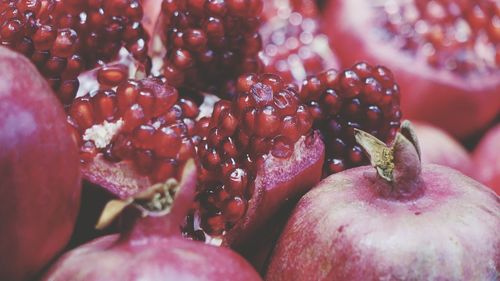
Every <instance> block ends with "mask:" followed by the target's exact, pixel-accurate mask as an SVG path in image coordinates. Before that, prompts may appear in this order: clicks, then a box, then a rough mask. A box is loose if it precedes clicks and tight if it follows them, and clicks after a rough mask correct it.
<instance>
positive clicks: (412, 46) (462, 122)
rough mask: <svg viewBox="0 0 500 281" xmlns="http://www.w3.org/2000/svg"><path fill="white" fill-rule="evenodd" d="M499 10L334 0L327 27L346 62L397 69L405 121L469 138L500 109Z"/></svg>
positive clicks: (488, 5) (479, 5) (483, 2)
mask: <svg viewBox="0 0 500 281" xmlns="http://www.w3.org/2000/svg"><path fill="white" fill-rule="evenodd" d="M499 11H500V5H499V2H498V1H495V0H479V1H458V0H453V1H433V0H425V1H414V0H412V1H401V0H398V1H391V0H383V1H376V2H374V1H366V0H332V1H329V3H328V7H327V8H326V10H325V11H324V21H323V27H324V32H325V33H326V34H327V35H329V37H330V40H331V42H330V43H331V46H332V48H333V49H334V51H335V52H336V54H337V55H338V57H339V59H340V61H341V63H342V64H344V65H350V64H352V63H354V62H356V61H358V60H367V61H371V62H374V63H380V64H382V65H385V66H387V67H388V68H390V69H392V70H393V71H394V72H395V73H397V74H398V82H399V85H400V86H401V89H402V91H403V92H405V98H404V99H402V105H401V106H402V110H403V112H404V113H405V117H406V118H409V119H414V120H421V121H426V122H429V123H432V124H434V125H437V126H438V127H441V128H443V129H445V130H446V131H448V132H449V133H451V134H452V135H454V136H455V137H459V138H463V137H466V136H469V135H471V134H472V133H474V132H476V131H478V130H480V129H481V128H484V127H486V125H487V124H488V123H489V121H491V120H492V119H493V118H494V117H495V116H496V114H497V113H498V112H499V111H500V98H498V89H499V87H500V67H499V65H500V56H499V54H500V53H499V52H500V48H499V44H498V42H499V41H500V25H499V21H500V13H499Z"/></svg>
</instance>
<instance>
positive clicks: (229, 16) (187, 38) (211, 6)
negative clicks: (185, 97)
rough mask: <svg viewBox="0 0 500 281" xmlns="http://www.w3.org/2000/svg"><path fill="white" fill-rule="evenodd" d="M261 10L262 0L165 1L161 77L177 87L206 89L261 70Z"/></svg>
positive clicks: (163, 7) (163, 8)
mask: <svg viewBox="0 0 500 281" xmlns="http://www.w3.org/2000/svg"><path fill="white" fill-rule="evenodd" d="M261 11H262V1H261V0H249V1H237V0H222V1H208V0H201V1H186V0H164V1H163V3H162V21H161V29H162V32H163V35H164V40H165V41H166V44H167V46H166V47H167V53H166V56H165V61H164V66H163V75H165V77H167V79H168V81H169V83H170V84H172V85H174V86H176V87H177V86H184V87H187V88H195V89H202V90H207V89H213V88H214V87H219V86H224V83H225V82H227V81H230V80H235V79H236V78H237V77H238V75H240V74H241V73H244V72H252V71H257V70H258V60H257V54H258V52H259V51H260V49H261V44H262V43H261V39H260V36H259V34H258V27H259V24H260V20H259V16H260V13H261Z"/></svg>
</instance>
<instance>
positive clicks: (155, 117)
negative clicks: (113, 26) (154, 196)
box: [67, 65, 198, 198]
mask: <svg viewBox="0 0 500 281" xmlns="http://www.w3.org/2000/svg"><path fill="white" fill-rule="evenodd" d="M95 76H96V79H97V82H98V84H99V88H98V89H97V90H93V91H91V92H89V93H86V94H85V95H83V96H79V97H78V98H76V99H75V100H74V101H73V103H72V104H71V105H70V106H69V107H68V108H67V114H68V123H69V124H70V125H71V127H72V135H73V137H74V139H75V140H76V141H77V142H78V144H79V147H80V159H81V163H82V171H83V175H84V178H85V179H86V180H88V181H90V182H91V183H94V184H97V185H100V186H102V187H104V188H105V189H106V190H108V191H109V192H111V194H113V195H115V196H118V197H120V198H127V197H130V196H131V195H133V194H135V193H136V192H138V191H139V190H141V189H143V188H147V187H149V186H151V185H152V184H154V183H158V182H163V181H165V180H166V179H168V178H171V177H174V178H177V177H178V176H179V172H180V170H181V169H182V166H183V165H184V163H185V161H186V160H187V159H189V158H192V157H193V156H194V154H195V149H194V145H193V143H192V142H191V136H193V134H194V118H196V116H197V115H198V106H197V105H196V104H195V103H194V102H193V101H191V100H189V99H184V98H180V97H179V93H178V92H177V89H175V88H173V87H171V86H169V85H168V84H166V83H165V81H164V80H162V79H161V78H144V79H140V80H136V79H128V73H126V71H125V70H124V68H123V66H122V65H110V66H105V67H102V68H99V69H97V70H96V75H95Z"/></svg>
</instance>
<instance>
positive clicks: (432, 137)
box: [413, 122, 473, 177]
mask: <svg viewBox="0 0 500 281" xmlns="http://www.w3.org/2000/svg"><path fill="white" fill-rule="evenodd" d="M413 124H414V128H415V131H416V133H417V136H418V141H419V143H420V147H421V153H422V162H423V163H433V164H439V165H442V166H446V167H450V168H453V169H455V170H458V171H460V172H462V173H463V174H465V175H467V176H470V177H472V176H473V171H472V170H473V167H472V157H471V156H470V154H469V153H468V152H467V150H465V148H464V147H463V146H462V145H461V144H460V143H459V142H458V141H456V140H455V139H453V137H452V136H451V135H449V134H448V133H446V132H445V131H443V130H441V129H439V128H437V127H434V126H432V125H430V124H426V123H420V122H413Z"/></svg>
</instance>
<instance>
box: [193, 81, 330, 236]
mask: <svg viewBox="0 0 500 281" xmlns="http://www.w3.org/2000/svg"><path fill="white" fill-rule="evenodd" d="M312 121H313V119H312V116H311V115H310V114H309V112H308V110H307V107H306V106H305V105H304V104H303V103H302V102H301V101H300V100H299V96H298V93H297V90H296V89H295V88H294V87H289V86H287V85H286V83H285V82H284V81H283V80H282V79H281V78H280V77H279V76H277V75H274V74H260V75H259V74H245V75H242V76H240V78H239V79H238V82H237V85H236V96H235V97H234V99H233V101H227V100H221V101H219V102H217V103H216V104H215V106H214V109H213V112H212V115H211V116H210V117H204V118H201V119H200V120H199V121H198V123H197V130H196V134H197V135H198V136H199V138H198V140H197V143H196V145H197V149H198V158H199V161H200V165H201V170H200V176H199V180H200V182H199V187H198V193H197V197H196V204H195V209H194V211H193V213H192V214H191V215H190V216H189V218H188V223H187V225H186V227H185V229H184V231H185V232H186V233H187V234H188V235H190V236H192V237H193V238H195V239H199V240H202V241H206V242H207V243H212V244H225V245H235V244H240V243H243V242H246V241H248V240H249V239H253V238H252V237H253V236H252V234H255V231H257V230H258V229H259V228H260V227H261V226H262V225H264V224H265V223H267V222H268V220H269V219H270V218H272V217H273V215H274V214H275V213H276V212H277V211H278V210H279V209H280V208H281V207H282V206H283V204H284V203H285V202H286V201H287V200H292V201H293V200H295V199H297V198H298V196H300V195H301V194H303V193H305V192H306V191H307V190H308V189H309V188H311V187H312V186H314V185H315V184H316V183H317V182H318V181H319V179H320V177H321V166H322V164H323V159H324V144H323V142H322V140H321V138H320V136H319V133H318V132H317V131H314V130H313V128H312Z"/></svg>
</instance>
